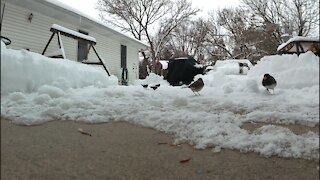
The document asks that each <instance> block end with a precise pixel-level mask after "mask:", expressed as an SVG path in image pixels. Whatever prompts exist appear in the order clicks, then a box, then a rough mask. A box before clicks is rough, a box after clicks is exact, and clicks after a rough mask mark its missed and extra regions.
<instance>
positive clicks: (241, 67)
mask: <svg viewBox="0 0 320 180" xmlns="http://www.w3.org/2000/svg"><path fill="white" fill-rule="evenodd" d="M252 67H253V65H252V63H251V62H250V61H249V60H248V59H228V60H218V61H216V63H215V65H214V66H213V67H210V68H211V69H212V70H213V71H219V72H223V73H224V74H244V75H245V74H247V73H248V71H249V70H250V69H251V68H252Z"/></svg>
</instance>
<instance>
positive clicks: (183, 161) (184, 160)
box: [180, 157, 191, 163]
mask: <svg viewBox="0 0 320 180" xmlns="http://www.w3.org/2000/svg"><path fill="white" fill-rule="evenodd" d="M190 160H191V158H190V157H189V158H188V159H183V160H180V163H187V162H189V161H190Z"/></svg>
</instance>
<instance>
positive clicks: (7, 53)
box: [1, 42, 117, 94]
mask: <svg viewBox="0 0 320 180" xmlns="http://www.w3.org/2000/svg"><path fill="white" fill-rule="evenodd" d="M116 84H117V78H116V77H115V76H112V77H108V75H107V74H106V72H104V71H103V70H102V69H99V68H96V67H92V66H88V65H85V64H80V63H78V62H75V61H70V60H62V59H52V58H46V57H44V56H42V55H40V54H37V53H32V52H29V51H27V50H20V51H16V50H11V49H6V47H5V45H4V44H3V43H2V42H1V94H8V93H10V92H15V91H19V92H27V93H30V92H35V91H37V90H39V88H41V87H42V86H43V85H50V86H54V87H55V88H59V89H63V90H66V89H68V88H82V87H86V86H91V85H92V86H97V87H107V86H110V85H116Z"/></svg>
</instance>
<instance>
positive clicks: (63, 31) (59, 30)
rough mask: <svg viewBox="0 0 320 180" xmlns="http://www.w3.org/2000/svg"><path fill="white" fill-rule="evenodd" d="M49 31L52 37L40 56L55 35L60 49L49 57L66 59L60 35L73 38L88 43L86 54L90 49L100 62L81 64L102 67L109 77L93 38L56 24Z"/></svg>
mask: <svg viewBox="0 0 320 180" xmlns="http://www.w3.org/2000/svg"><path fill="white" fill-rule="evenodd" d="M50 31H51V32H52V35H51V37H50V39H49V41H48V43H47V45H46V46H45V48H44V50H43V51H42V55H44V54H45V52H46V50H47V49H48V46H49V44H50V42H51V41H52V39H53V37H54V35H57V37H58V45H59V48H60V49H59V50H60V52H59V54H55V55H52V56H50V57H53V58H63V59H66V55H65V52H64V48H63V43H62V40H61V35H63V36H66V37H69V38H73V39H75V40H78V41H84V42H86V43H88V45H89V48H88V49H87V53H89V51H90V49H91V48H92V49H93V51H94V53H95V54H96V55H97V57H98V59H99V61H100V62H88V61H82V63H85V64H93V65H102V66H103V68H104V70H105V71H106V72H107V74H108V76H110V73H109V71H108V70H107V68H106V66H105V65H104V63H103V61H102V59H101V58H100V56H99V54H98V52H97V51H96V49H95V48H94V45H96V44H97V42H96V40H95V38H93V37H91V36H88V35H85V34H81V33H79V32H76V31H73V30H70V29H67V28H65V27H62V26H60V25H57V24H53V25H52V26H51V28H50Z"/></svg>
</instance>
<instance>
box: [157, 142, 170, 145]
mask: <svg viewBox="0 0 320 180" xmlns="http://www.w3.org/2000/svg"><path fill="white" fill-rule="evenodd" d="M158 144H159V145H161V144H168V143H166V142H158Z"/></svg>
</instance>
